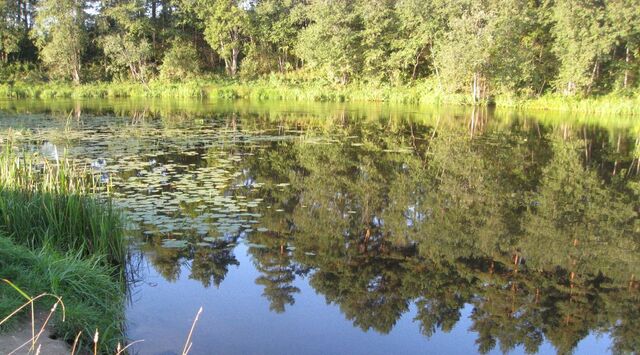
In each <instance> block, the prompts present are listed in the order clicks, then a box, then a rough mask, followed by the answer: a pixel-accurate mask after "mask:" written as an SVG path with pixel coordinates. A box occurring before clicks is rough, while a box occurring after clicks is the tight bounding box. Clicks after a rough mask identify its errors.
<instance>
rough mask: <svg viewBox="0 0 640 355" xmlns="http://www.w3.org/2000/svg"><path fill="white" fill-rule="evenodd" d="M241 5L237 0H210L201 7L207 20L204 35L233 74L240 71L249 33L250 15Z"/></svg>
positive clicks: (227, 69)
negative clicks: (241, 58)
mask: <svg viewBox="0 0 640 355" xmlns="http://www.w3.org/2000/svg"><path fill="white" fill-rule="evenodd" d="M241 5H242V4H241V2H240V1H237V0H209V1H204V3H203V4H202V5H201V7H199V12H200V16H201V17H202V18H203V20H204V21H205V30H204V37H205V39H206V40H207V43H209V45H210V46H211V48H213V49H214V50H215V51H216V53H218V55H219V56H220V57H221V58H222V59H223V60H224V63H225V69H226V71H227V73H228V74H229V75H231V76H235V75H236V73H237V72H238V67H239V55H240V51H241V50H242V48H243V46H244V45H245V42H247V36H248V34H249V25H250V22H249V15H248V14H247V12H246V11H244V10H243V9H242V8H241Z"/></svg>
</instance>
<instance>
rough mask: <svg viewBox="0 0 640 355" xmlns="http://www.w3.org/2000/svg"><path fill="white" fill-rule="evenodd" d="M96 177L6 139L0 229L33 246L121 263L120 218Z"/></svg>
mask: <svg viewBox="0 0 640 355" xmlns="http://www.w3.org/2000/svg"><path fill="white" fill-rule="evenodd" d="M97 188H98V182H97V181H96V177H94V176H93V175H92V174H91V173H90V172H89V171H87V169H83V168H78V167H75V166H74V165H73V164H72V163H71V162H70V161H69V160H67V159H64V158H60V159H58V160H57V161H49V160H47V159H44V158H43V157H41V156H39V155H37V154H34V153H25V152H20V151H18V150H17V149H16V148H13V147H12V146H11V144H6V145H5V147H4V149H3V150H2V152H0V231H3V232H5V234H7V235H8V236H10V237H11V238H13V239H14V240H15V241H16V242H18V243H20V244H23V245H26V246H28V247H31V248H41V247H47V248H51V249H55V250H59V251H61V252H65V251H73V252H75V253H78V254H80V255H81V256H91V255H103V256H104V258H105V259H106V261H107V262H108V263H109V264H111V265H119V266H122V265H124V262H125V256H126V246H125V241H124V236H123V218H122V215H121V213H120V212H119V210H117V209H116V208H115V207H114V206H113V205H112V203H111V201H110V200H109V199H103V198H100V197H97V196H92V195H89V193H91V192H93V191H96V189H97Z"/></svg>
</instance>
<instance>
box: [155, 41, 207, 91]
mask: <svg viewBox="0 0 640 355" xmlns="http://www.w3.org/2000/svg"><path fill="white" fill-rule="evenodd" d="M201 66H202V65H201V63H200V58H199V57H198V52H197V51H196V48H195V47H194V46H193V44H191V43H189V42H186V41H183V40H174V41H173V43H172V44H171V48H170V49H169V50H168V51H167V52H166V54H165V55H164V59H163V61H162V65H161V66H160V78H162V79H165V80H169V81H183V80H189V79H194V78H195V77H196V76H197V75H198V74H200V71H201Z"/></svg>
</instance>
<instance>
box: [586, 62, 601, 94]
mask: <svg viewBox="0 0 640 355" xmlns="http://www.w3.org/2000/svg"><path fill="white" fill-rule="evenodd" d="M598 64H599V63H598V59H596V63H595V64H594V65H593V71H592V72H591V80H589V86H588V87H587V95H589V94H590V93H591V88H592V87H593V83H595V81H596V79H597V78H598Z"/></svg>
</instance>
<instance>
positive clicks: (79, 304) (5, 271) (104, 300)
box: [0, 234, 124, 352]
mask: <svg viewBox="0 0 640 355" xmlns="http://www.w3.org/2000/svg"><path fill="white" fill-rule="evenodd" d="M113 273H114V270H113V269H112V268H109V267H107V266H105V265H104V262H103V260H101V256H95V257H89V258H83V257H80V256H79V255H73V253H68V254H66V255H65V254H61V253H58V252H56V251H53V250H51V249H48V248H41V249H36V250H33V249H31V248H28V247H25V246H22V245H18V244H16V243H15V242H13V241H12V240H11V239H10V238H8V237H6V236H4V235H1V234H0V275H1V276H2V278H5V279H8V280H11V282H12V283H14V284H16V285H20V288H21V289H22V290H24V291H25V292H26V293H27V294H30V295H37V294H42V293H52V294H55V295H57V296H59V297H61V298H62V300H63V301H64V304H65V309H66V319H65V321H64V322H62V320H61V314H60V312H56V313H55V318H54V319H53V325H54V329H55V331H56V335H58V336H59V337H61V338H63V339H67V340H69V339H71V340H73V339H74V338H75V337H76V335H77V334H78V332H80V331H82V334H83V336H82V337H81V338H80V339H81V343H80V345H81V346H84V347H88V346H90V345H92V339H91V338H92V337H93V334H94V332H95V330H96V329H99V331H100V339H101V340H100V347H101V349H102V350H103V351H105V352H109V351H112V350H113V349H115V348H116V346H117V343H118V342H120V343H122V342H123V333H122V324H123V322H124V319H123V317H124V309H123V308H124V299H123V298H124V294H123V292H122V288H121V287H120V285H119V284H118V283H117V282H114V280H113ZM54 301H55V300H48V299H46V298H44V299H42V300H41V301H40V302H41V303H38V304H37V305H36V306H40V307H43V309H48V308H50V307H51V306H52V305H53V303H54ZM23 303H24V298H23V297H22V296H21V295H20V294H18V293H17V292H16V291H15V290H14V289H12V288H11V287H9V286H8V285H6V284H1V285H0V315H3V316H4V315H8V314H10V313H11V312H13V311H14V310H15V309H17V308H18V307H20V305H22V304H23ZM0 318H1V317H0ZM9 327H11V324H9Z"/></svg>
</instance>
